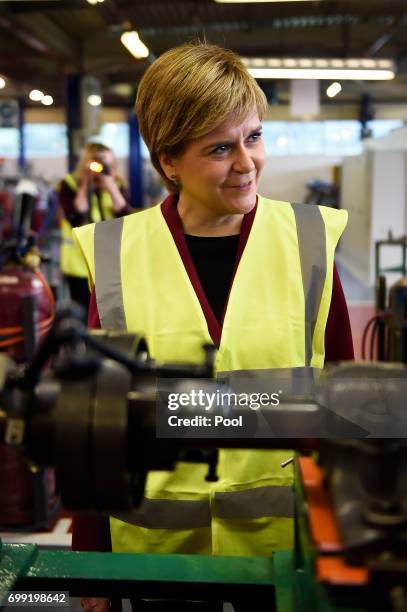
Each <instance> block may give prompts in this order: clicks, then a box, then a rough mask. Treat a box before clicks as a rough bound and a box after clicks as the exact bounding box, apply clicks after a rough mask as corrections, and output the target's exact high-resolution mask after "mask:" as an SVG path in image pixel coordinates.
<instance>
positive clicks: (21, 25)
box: [0, 0, 407, 106]
mask: <svg viewBox="0 0 407 612" xmlns="http://www.w3.org/2000/svg"><path fill="white" fill-rule="evenodd" d="M132 29H135V30H137V31H138V32H139V35H140V37H141V39H142V40H143V41H144V43H145V44H146V45H147V46H148V48H149V50H150V56H149V58H147V59H146V60H136V59H134V58H133V57H132V56H131V55H130V54H129V53H128V51H127V50H126V49H125V48H124V47H123V45H122V44H121V42H120V35H121V34H122V32H123V31H125V30H132ZM196 37H200V38H203V37H205V38H206V39H207V40H208V41H210V42H213V43H215V44H219V45H222V46H225V47H228V48H231V49H233V50H235V51H237V52H238V53H240V54H241V55H243V56H246V57H255V56H273V57H319V58H352V57H363V58H374V59H382V58H391V59H394V60H395V62H396V66H397V76H396V78H395V79H394V80H393V81H386V82H360V81H347V82H345V83H343V92H342V94H341V99H340V102H341V103H346V102H348V103H355V102H356V101H358V100H359V99H360V98H361V96H362V94H363V93H368V94H370V95H371V97H372V99H373V100H374V101H375V102H385V103H404V102H405V101H406V97H407V95H406V94H407V0H321V1H315V2H313V1H312V2H272V3H258V4H218V3H216V2H215V1H214V0H168V1H166V0H104V2H102V1H99V2H98V3H97V4H96V5H91V4H89V3H88V2H87V1H86V0H9V1H5V0H0V75H2V76H4V77H5V78H6V79H7V83H8V85H7V87H6V88H4V89H3V90H1V92H0V96H2V97H4V96H6V95H10V92H11V93H13V94H14V95H20V96H26V95H27V93H28V91H30V89H32V88H38V89H42V90H43V91H46V92H47V93H50V94H51V95H53V97H54V99H55V102H56V103H57V104H63V103H64V96H65V86H64V83H65V79H64V75H67V74H75V73H83V74H89V75H92V76H94V77H96V78H97V79H99V80H100V82H101V86H102V91H103V97H104V104H105V105H118V106H121V105H122V106H129V105H131V103H132V101H133V99H134V93H135V90H136V87H137V83H138V81H139V79H140V77H141V75H142V74H143V72H144V70H145V69H146V67H147V66H148V65H149V63H150V62H151V61H153V59H154V58H155V57H158V56H159V55H160V54H161V53H163V52H164V51H165V50H166V49H168V48H170V47H173V46H175V45H178V44H180V43H182V42H184V41H187V40H191V39H193V38H196ZM323 86H324V84H323V83H322V84H321V88H322V87H323ZM325 86H326V82H325ZM269 90H270V92H271V96H272V97H274V101H280V102H283V103H284V102H285V101H287V98H288V84H287V81H280V82H275V83H274V84H273V85H272V86H271V87H270V84H269Z"/></svg>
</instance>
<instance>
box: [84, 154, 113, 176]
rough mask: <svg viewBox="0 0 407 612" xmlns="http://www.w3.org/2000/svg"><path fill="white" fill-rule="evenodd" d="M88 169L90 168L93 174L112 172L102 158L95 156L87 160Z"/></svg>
mask: <svg viewBox="0 0 407 612" xmlns="http://www.w3.org/2000/svg"><path fill="white" fill-rule="evenodd" d="M89 170H91V171H92V172H93V173H94V174H95V175H98V174H105V175H109V174H111V173H112V169H111V167H110V166H109V164H106V163H105V162H104V160H103V159H101V158H95V159H93V160H91V161H90V162H89Z"/></svg>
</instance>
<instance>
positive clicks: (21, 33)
mask: <svg viewBox="0 0 407 612" xmlns="http://www.w3.org/2000/svg"><path fill="white" fill-rule="evenodd" d="M0 28H2V29H3V30H6V31H7V32H9V33H10V34H12V35H13V36H14V37H15V38H17V39H18V40H19V41H21V42H22V43H24V44H25V45H26V46H27V47H29V48H30V49H34V51H38V53H43V54H44V55H49V54H50V53H51V50H50V49H49V48H48V47H47V45H46V44H45V43H44V42H43V41H42V40H40V39H39V38H38V37H37V36H34V35H32V34H31V33H30V32H29V31H28V30H25V29H24V28H22V27H21V26H19V25H18V24H17V23H16V21H15V20H14V19H11V18H10V17H9V16H8V15H5V14H4V13H2V12H0Z"/></svg>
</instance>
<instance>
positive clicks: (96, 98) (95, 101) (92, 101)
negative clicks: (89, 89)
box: [88, 94, 102, 106]
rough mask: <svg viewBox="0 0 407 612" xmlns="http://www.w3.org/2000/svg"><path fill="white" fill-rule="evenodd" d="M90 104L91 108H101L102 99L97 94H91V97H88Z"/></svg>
mask: <svg viewBox="0 0 407 612" xmlns="http://www.w3.org/2000/svg"><path fill="white" fill-rule="evenodd" d="M88 104H90V105H91V106H100V105H101V104H102V97H101V96H99V95H97V94H90V96H88Z"/></svg>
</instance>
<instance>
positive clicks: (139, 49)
mask: <svg viewBox="0 0 407 612" xmlns="http://www.w3.org/2000/svg"><path fill="white" fill-rule="evenodd" d="M120 40H121V42H122V44H123V45H124V46H125V47H126V49H127V51H129V52H130V53H131V54H132V55H133V56H134V57H136V58H137V59H141V58H143V57H148V55H149V53H150V52H149V50H148V48H147V47H146V46H145V44H144V43H143V41H142V40H140V37H139V35H138V32H136V30H132V31H131V32H123V34H122V35H121V36H120Z"/></svg>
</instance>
